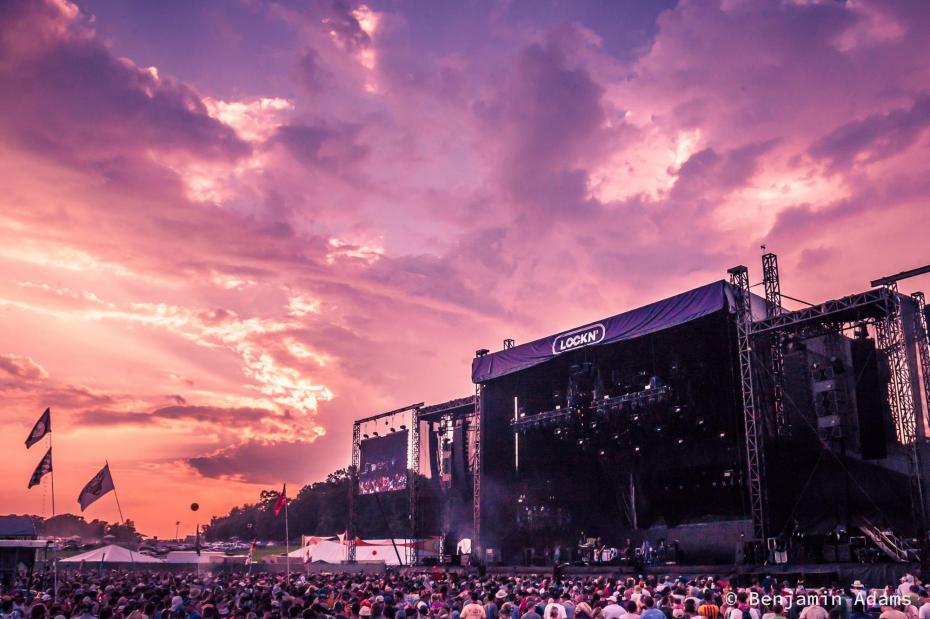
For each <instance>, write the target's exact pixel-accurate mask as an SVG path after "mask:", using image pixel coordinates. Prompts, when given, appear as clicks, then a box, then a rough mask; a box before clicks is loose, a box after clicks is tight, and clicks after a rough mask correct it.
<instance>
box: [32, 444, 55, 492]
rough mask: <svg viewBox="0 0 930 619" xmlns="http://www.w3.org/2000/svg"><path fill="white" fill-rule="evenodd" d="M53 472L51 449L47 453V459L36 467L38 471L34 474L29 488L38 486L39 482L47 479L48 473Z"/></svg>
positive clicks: (43, 459)
mask: <svg viewBox="0 0 930 619" xmlns="http://www.w3.org/2000/svg"><path fill="white" fill-rule="evenodd" d="M51 472H52V448H51V447H49V448H48V451H46V452H45V457H44V458H42V460H41V461H40V462H39V465H38V466H37V467H36V470H34V471H33V472H32V477H30V478H29V488H32V487H33V486H38V485H39V482H40V481H42V478H43V477H45V474H46V473H51Z"/></svg>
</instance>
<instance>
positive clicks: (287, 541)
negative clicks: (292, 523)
mask: <svg viewBox="0 0 930 619" xmlns="http://www.w3.org/2000/svg"><path fill="white" fill-rule="evenodd" d="M287 503H288V501H287V494H286V493H285V495H284V557H285V559H284V565H285V570H286V572H287V580H286V581H285V582H287V583H290V582H291V532H290V529H288V526H287Z"/></svg>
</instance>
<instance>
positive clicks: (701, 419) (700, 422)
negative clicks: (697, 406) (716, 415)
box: [698, 417, 704, 426]
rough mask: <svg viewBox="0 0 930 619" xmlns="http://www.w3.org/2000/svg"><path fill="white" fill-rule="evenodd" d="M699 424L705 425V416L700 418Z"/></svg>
mask: <svg viewBox="0 0 930 619" xmlns="http://www.w3.org/2000/svg"><path fill="white" fill-rule="evenodd" d="M698 425H699V426H703V425H704V418H703V417H701V418H700V419H698Z"/></svg>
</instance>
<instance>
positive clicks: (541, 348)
mask: <svg viewBox="0 0 930 619" xmlns="http://www.w3.org/2000/svg"><path fill="white" fill-rule="evenodd" d="M753 304H754V305H755V299H753ZM734 307H735V303H734V296H733V292H732V289H731V288H730V285H729V284H727V283H726V282H725V281H722V280H721V281H718V282H714V283H712V284H708V285H706V286H701V287H700V288H695V289H694V290H689V291H688V292H683V293H682V294H679V295H676V296H674V297H669V298H668V299H664V300H662V301H657V302H655V303H651V304H649V305H645V306H643V307H640V308H637V309H634V310H630V311H628V312H624V313H622V314H618V315H616V316H611V317H610V318H605V319H603V320H600V321H598V322H594V323H591V324H588V325H585V326H583V327H579V328H577V329H570V330H568V331H563V332H562V333H559V334H556V335H550V336H549V337H544V338H542V339H539V340H536V341H533V342H529V343H527V344H522V345H520V346H515V347H513V348H509V349H506V350H501V351H498V352H495V353H492V354H489V355H485V356H483V357H475V359H474V361H472V366H471V375H472V382H474V383H483V382H486V381H489V380H492V379H494V378H499V377H501V376H506V375H507V374H512V373H513V372H519V371H520V370H525V369H527V368H530V367H533V366H534V365H539V364H540V363H545V362H546V361H549V360H550V359H554V358H555V357H557V356H559V355H561V354H563V353H566V352H570V351H572V350H576V349H578V348H584V347H586V346H605V345H607V344H614V343H616V342H622V341H624V340H631V339H633V338H637V337H642V336H644V335H649V334H650V333H656V332H658V331H662V330H664V329H670V328H672V327H677V326H678V325H682V324H685V323H686V322H690V321H692V320H697V319H698V318H703V317H704V316H707V315H709V314H713V313H714V312H719V311H720V310H723V309H727V310H728V311H733V308H734ZM754 313H755V311H754Z"/></svg>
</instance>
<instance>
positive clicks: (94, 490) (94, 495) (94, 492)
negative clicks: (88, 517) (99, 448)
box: [78, 464, 113, 511]
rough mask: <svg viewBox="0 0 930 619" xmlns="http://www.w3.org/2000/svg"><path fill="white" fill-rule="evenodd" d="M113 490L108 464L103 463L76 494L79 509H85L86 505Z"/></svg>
mask: <svg viewBox="0 0 930 619" xmlns="http://www.w3.org/2000/svg"><path fill="white" fill-rule="evenodd" d="M111 490H113V477H112V476H111V475H110V465H109V464H105V465H104V466H103V468H102V469H100V472H99V473H97V474H96V475H94V478H93V479H91V480H90V481H89V482H87V485H86V486H84V489H83V490H81V494H80V495H79V496H78V503H80V504H81V511H84V510H85V509H87V506H88V505H90V504H91V503H93V502H94V501H96V500H97V499H99V498H100V497H102V496H103V495H105V494H106V493H107V492H109V491H111Z"/></svg>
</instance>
